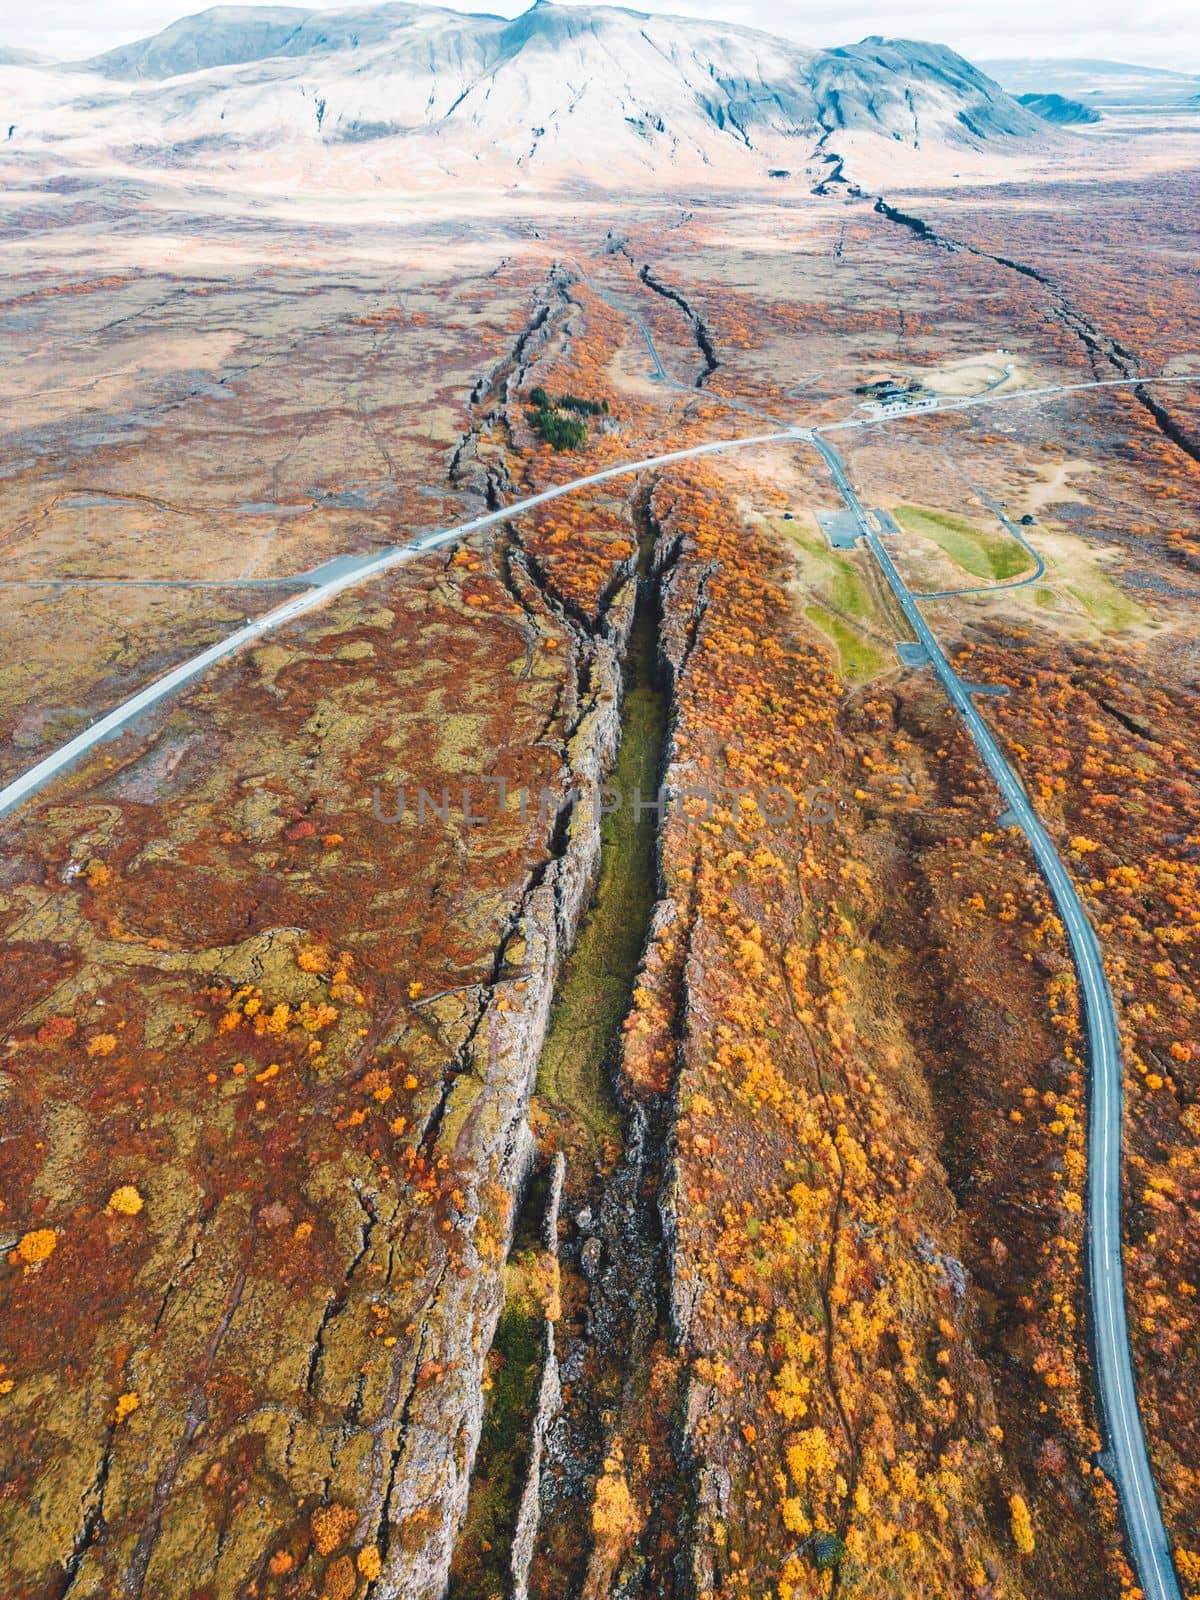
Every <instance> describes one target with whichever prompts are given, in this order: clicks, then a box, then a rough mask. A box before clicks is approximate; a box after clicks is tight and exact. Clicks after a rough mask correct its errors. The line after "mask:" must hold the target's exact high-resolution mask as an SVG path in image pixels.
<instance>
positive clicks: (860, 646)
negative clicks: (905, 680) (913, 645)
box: [804, 605, 896, 683]
mask: <svg viewBox="0 0 1200 1600" xmlns="http://www.w3.org/2000/svg"><path fill="white" fill-rule="evenodd" d="M804 615H805V616H806V617H807V618H808V620H809V621H810V622H811V623H812V625H813V627H814V628H818V629H819V630H820V631H821V632H822V633H823V634H824V635H825V637H826V638H827V639H828V640H829V642H830V643H831V644H832V645H833V647H834V649H835V650H836V651H837V655H838V671H839V672H840V673H841V675H842V677H843V678H845V679H846V681H847V682H848V683H863V682H865V681H866V680H867V679H868V678H873V677H875V676H876V675H877V674H878V673H880V672H884V671H886V670H887V668H888V667H890V666H895V665H896V663H895V661H894V660H893V659H892V658H891V657H890V656H889V655H888V654H887V653H886V652H885V651H883V650H881V649H880V648H879V647H878V645H876V644H875V642H874V641H873V640H872V639H869V638H868V637H867V635H866V634H865V633H863V632H862V631H861V630H860V629H858V628H856V627H855V626H854V625H853V623H849V622H847V621H846V620H845V618H844V617H839V616H838V614H837V612H835V611H830V610H829V608H828V607H827V606H819V605H810V606H805V608H804Z"/></svg>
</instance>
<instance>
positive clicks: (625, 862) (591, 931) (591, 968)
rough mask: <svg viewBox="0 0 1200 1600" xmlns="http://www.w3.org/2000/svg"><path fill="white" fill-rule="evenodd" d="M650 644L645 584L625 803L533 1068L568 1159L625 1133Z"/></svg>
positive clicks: (657, 752)
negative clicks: (618, 1073)
mask: <svg viewBox="0 0 1200 1600" xmlns="http://www.w3.org/2000/svg"><path fill="white" fill-rule="evenodd" d="M656 651H657V631H656V625H655V617H654V613H653V605H652V600H651V597H650V595H649V594H648V593H646V592H645V585H643V593H642V595H641V596H640V597H639V600H638V606H637V611H636V614H635V617H634V622H633V631H632V634H631V636H630V641H629V659H628V670H627V682H628V687H627V689H626V692H625V704H624V707H623V709H622V716H621V730H622V731H621V746H620V750H619V752H618V755H617V762H616V767H615V770H614V772H613V774H612V776H611V777H610V778H609V784H610V785H611V787H612V788H613V789H615V790H616V791H617V792H618V793H619V794H620V795H621V797H622V803H621V806H620V808H619V809H618V810H615V811H613V812H611V813H610V814H609V815H608V816H606V817H604V818H603V820H602V823H601V856H600V876H599V881H598V883H597V886H596V891H595V893H594V895H593V897H592V903H591V905H590V907H589V909H588V912H587V915H586V917H585V918H584V921H583V924H582V926H581V928H580V931H579V935H578V938H577V939H576V943H575V948H574V950H573V951H572V953H571V955H570V956H569V957H568V959H567V961H566V962H565V964H564V966H563V970H562V973H561V975H560V978H559V983H558V990H557V993H556V996H555V1002H554V1010H553V1013H552V1015H551V1018H550V1031H549V1033H548V1035H547V1038H546V1044H545V1047H544V1049H543V1051H542V1059H541V1063H540V1065H539V1068H538V1082H537V1093H538V1098H539V1101H540V1102H541V1106H542V1109H543V1110H544V1111H545V1112H547V1113H548V1114H549V1115H550V1117H551V1118H552V1119H553V1120H554V1121H555V1122H556V1123H557V1125H558V1134H559V1141H560V1143H561V1144H563V1145H564V1146H565V1147H567V1148H568V1149H569V1150H570V1152H571V1154H572V1156H573V1161H572V1165H575V1164H576V1163H577V1162H579V1161H580V1160H581V1159H582V1160H584V1161H589V1160H591V1161H594V1160H596V1159H603V1158H604V1156H605V1152H606V1149H608V1148H610V1147H611V1148H612V1149H613V1150H615V1149H616V1147H617V1146H618V1144H619V1140H620V1134H621V1127H620V1120H619V1118H618V1116H617V1109H616V1104H615V1101H614V1098H613V1091H612V1086H611V1082H610V1078H609V1072H608V1066H609V1063H610V1060H611V1055H612V1052H613V1050H614V1049H615V1048H616V1044H617V1041H618V1038H619V1036H620V1029H621V1023H622V1022H623V1021H624V1018H625V1014H626V1012H627V1011H628V1009H629V1002H630V995H631V992H632V988H633V980H634V976H635V974H636V972H637V967H638V962H639V961H640V959H641V954H642V947H643V945H644V943H645V938H646V929H647V925H648V923H649V920H650V913H651V911H652V910H653V908H654V901H655V896H656V894H657V866H656V861H657V857H656V840H657V827H658V813H657V811H656V810H655V809H654V808H653V805H652V804H649V803H650V802H652V801H654V800H655V798H656V797H657V793H658V784H659V776H660V771H661V764H662V752H663V742H664V740H665V738H666V730H667V701H666V696H665V694H664V693H663V692H662V690H661V689H659V688H658V687H656V684H655V667H656ZM639 797H640V799H641V801H642V802H643V807H645V808H643V809H640V808H639V806H638V804H637V801H638V798H639Z"/></svg>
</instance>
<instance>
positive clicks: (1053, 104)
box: [1017, 94, 1101, 127]
mask: <svg viewBox="0 0 1200 1600" xmlns="http://www.w3.org/2000/svg"><path fill="white" fill-rule="evenodd" d="M1017 99H1018V100H1019V101H1020V102H1021V104H1022V105H1023V106H1028V107H1029V109H1030V111H1032V112H1033V114H1034V115H1035V116H1037V117H1041V119H1042V121H1043V122H1054V123H1057V124H1059V125H1060V126H1063V127H1070V126H1072V125H1074V124H1077V123H1083V122H1099V121H1100V120H1101V117H1100V113H1099V112H1098V111H1095V110H1093V108H1092V107H1091V106H1085V105H1084V104H1083V103H1082V101H1080V100H1069V99H1068V98H1067V96H1066V95H1065V94H1019V95H1018V96H1017Z"/></svg>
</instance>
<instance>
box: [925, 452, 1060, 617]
mask: <svg viewBox="0 0 1200 1600" xmlns="http://www.w3.org/2000/svg"><path fill="white" fill-rule="evenodd" d="M942 460H943V461H944V462H945V463H946V465H947V466H948V467H949V468H950V470H951V471H952V472H957V474H958V476H959V477H960V478H961V479H962V481H963V482H964V483H965V484H966V486H967V488H968V489H970V491H971V493H972V494H974V495H977V496H978V497H979V499H980V500H981V501H982V502H983V504H984V505H985V506H986V507H987V508H988V510H989V511H990V512H991V513H992V514H993V516H995V517H996V518H997V519H998V520H999V522H1000V523H1001V525H1002V526H1003V527H1004V529H1005V530H1006V531H1007V532H1008V533H1009V534H1011V535H1012V537H1013V538H1014V539H1015V540H1016V541H1017V543H1018V544H1019V545H1020V546H1021V548H1022V550H1024V552H1025V554H1026V555H1027V556H1028V557H1029V559H1030V560H1031V561H1032V562H1033V570H1032V571H1031V572H1028V573H1026V575H1025V576H1024V577H1023V578H1009V579H1008V581H1007V582H1005V583H976V584H972V585H971V586H970V587H969V588H966V589H930V590H927V591H926V592H925V593H922V594H916V593H913V599H914V600H952V599H954V597H955V596H957V595H963V594H998V593H999V592H1000V591H1001V590H1003V589H1024V588H1026V587H1027V586H1028V585H1029V584H1031V583H1036V582H1037V581H1038V579H1039V578H1043V577H1045V575H1046V563H1045V562H1044V561H1043V560H1042V558H1041V556H1040V555H1039V554H1038V552H1037V551H1036V550H1035V549H1034V548H1033V546H1032V545H1031V544H1030V542H1029V540H1028V539H1027V538H1026V537H1025V534H1024V531H1023V530H1022V528H1021V526H1020V524H1019V523H1016V522H1014V521H1013V520H1012V518H1011V517H1010V516H1009V515H1008V513H1007V512H1006V511H1005V510H1004V507H1003V506H1000V505H997V503H996V502H995V501H994V500H992V499H990V498H989V497H988V496H987V495H986V494H985V493H984V491H983V490H982V489H981V488H980V487H979V485H978V484H977V483H972V482H971V480H970V478H968V477H967V475H966V473H965V472H964V471H963V469H962V468H961V467H960V466H959V465H958V463H957V462H955V461H952V460H951V458H950V457H949V455H947V453H946V452H945V451H944V450H943V451H942Z"/></svg>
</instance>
